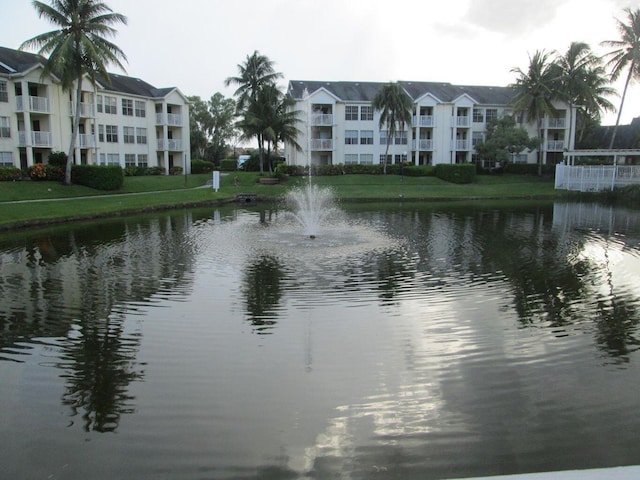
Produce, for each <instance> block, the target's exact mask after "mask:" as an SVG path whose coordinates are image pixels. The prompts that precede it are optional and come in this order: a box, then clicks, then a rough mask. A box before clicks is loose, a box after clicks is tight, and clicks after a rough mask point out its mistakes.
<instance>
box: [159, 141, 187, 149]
mask: <svg viewBox="0 0 640 480" xmlns="http://www.w3.org/2000/svg"><path fill="white" fill-rule="evenodd" d="M158 150H169V151H170V152H176V151H181V150H182V140H174V139H166V140H158Z"/></svg>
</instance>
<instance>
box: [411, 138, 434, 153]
mask: <svg viewBox="0 0 640 480" xmlns="http://www.w3.org/2000/svg"><path fill="white" fill-rule="evenodd" d="M416 146H417V147H418V150H433V140H432V139H427V138H421V139H419V140H417V141H416V140H411V148H412V149H413V150H416Z"/></svg>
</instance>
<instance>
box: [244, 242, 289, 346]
mask: <svg viewBox="0 0 640 480" xmlns="http://www.w3.org/2000/svg"><path fill="white" fill-rule="evenodd" d="M283 278H284V272H283V271H282V265H281V264H280V262H279V261H278V260H277V259H276V258H275V257H272V256H268V255H264V256H261V257H259V258H258V259H256V260H255V262H254V263H253V264H252V265H250V266H249V267H248V268H247V271H246V273H245V295H246V301H247V313H248V314H249V315H250V316H251V324H252V325H254V326H255V327H256V330H257V332H258V333H262V334H264V333H268V332H267V330H269V329H270V328H271V327H272V326H273V325H275V323H276V322H275V320H273V311H274V310H275V307H277V306H278V304H279V303H280V299H281V297H282V285H281V283H282V280H283Z"/></svg>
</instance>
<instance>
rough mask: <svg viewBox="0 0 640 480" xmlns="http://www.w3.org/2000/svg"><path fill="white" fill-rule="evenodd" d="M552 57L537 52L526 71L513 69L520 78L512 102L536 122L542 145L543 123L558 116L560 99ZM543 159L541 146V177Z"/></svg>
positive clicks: (517, 112)
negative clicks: (551, 116)
mask: <svg viewBox="0 0 640 480" xmlns="http://www.w3.org/2000/svg"><path fill="white" fill-rule="evenodd" d="M549 55H550V54H549V53H545V52H544V51H536V53H535V54H534V55H533V57H531V56H530V57H529V68H528V70H527V72H524V71H522V70H521V69H520V68H513V69H511V71H512V72H513V73H516V74H517V75H518V78H517V79H516V83H514V84H512V85H511V88H513V89H514V90H515V95H514V97H513V99H512V102H513V108H514V112H515V113H516V114H525V115H526V116H527V117H528V118H529V120H530V121H531V120H533V119H535V122H536V132H537V136H538V139H539V141H540V144H542V140H543V139H544V133H543V129H542V120H543V119H544V117H545V116H547V115H550V114H553V113H555V111H556V109H555V107H554V106H553V100H554V99H555V98H557V96H558V94H557V90H556V89H555V87H556V85H557V81H558V74H557V69H556V68H554V67H553V66H552V64H551V63H550V62H549ZM545 153H546V152H545ZM544 160H545V158H544V156H543V153H542V147H541V146H539V147H538V175H542V164H543V161H544Z"/></svg>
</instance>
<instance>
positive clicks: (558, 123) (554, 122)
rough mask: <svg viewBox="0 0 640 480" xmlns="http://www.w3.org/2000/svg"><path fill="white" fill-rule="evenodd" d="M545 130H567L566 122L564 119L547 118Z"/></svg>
mask: <svg viewBox="0 0 640 480" xmlns="http://www.w3.org/2000/svg"><path fill="white" fill-rule="evenodd" d="M547 128H567V120H566V119H564V118H548V119H547Z"/></svg>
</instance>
